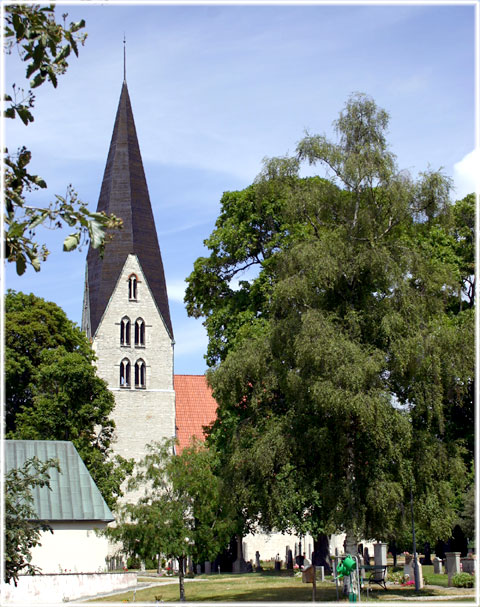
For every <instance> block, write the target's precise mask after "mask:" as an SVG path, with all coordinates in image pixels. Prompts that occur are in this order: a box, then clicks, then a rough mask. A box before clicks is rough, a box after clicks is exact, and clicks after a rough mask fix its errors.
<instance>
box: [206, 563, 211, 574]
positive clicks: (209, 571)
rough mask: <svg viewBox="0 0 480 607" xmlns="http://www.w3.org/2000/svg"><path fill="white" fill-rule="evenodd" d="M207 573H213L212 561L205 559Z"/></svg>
mask: <svg viewBox="0 0 480 607" xmlns="http://www.w3.org/2000/svg"><path fill="white" fill-rule="evenodd" d="M205 573H212V563H211V562H210V561H205Z"/></svg>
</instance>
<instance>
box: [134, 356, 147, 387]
mask: <svg viewBox="0 0 480 607" xmlns="http://www.w3.org/2000/svg"><path fill="white" fill-rule="evenodd" d="M146 375H147V373H146V366H145V362H144V361H143V360H142V359H139V360H137V362H136V363H135V388H145V387H146V379H147V377H146Z"/></svg>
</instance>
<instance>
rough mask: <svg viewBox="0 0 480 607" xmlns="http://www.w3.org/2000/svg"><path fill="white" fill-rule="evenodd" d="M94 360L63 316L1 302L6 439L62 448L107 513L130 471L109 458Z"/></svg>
mask: <svg viewBox="0 0 480 607" xmlns="http://www.w3.org/2000/svg"><path fill="white" fill-rule="evenodd" d="M94 359H95V356H94V353H93V351H92V348H91V345H90V344H89V343H88V341H87V339H86V337H85V335H84V334H83V333H82V332H81V331H80V329H79V328H78V327H77V326H76V325H75V324H74V323H72V322H71V321H70V320H69V319H68V318H67V317H66V315H65V313H64V312H63V310H62V309H61V308H59V307H58V306H57V305H56V304H54V303H52V302H47V301H45V300H43V299H41V298H39V297H36V296H34V295H33V294H30V295H25V294H24V293H16V292H14V291H11V290H9V291H8V292H7V295H6V297H5V393H6V406H5V418H6V431H7V437H8V438H14V439H24V440H68V441H72V442H73V444H74V445H75V447H76V449H77V451H78V452H79V454H80V457H81V458H82V460H83V461H84V463H85V465H86V466H87V468H88V470H89V472H90V474H91V475H92V477H93V479H94V481H95V482H96V484H97V486H98V488H99V489H100V491H101V493H102V495H103V497H104V498H105V500H106V502H107V503H108V505H109V506H110V507H113V506H114V504H115V501H116V499H117V497H118V496H119V495H122V492H121V489H120V486H121V483H122V482H123V480H124V479H125V477H126V475H127V474H128V472H129V471H131V468H132V463H131V462H128V461H127V460H124V459H123V458H120V457H118V456H117V457H116V458H113V457H112V453H111V442H112V436H113V431H114V428H115V425H114V422H113V421H112V420H111V419H110V418H109V416H110V414H111V412H112V410H113V407H114V404H115V401H114V398H113V396H112V394H111V392H110V391H109V390H108V388H107V385H106V383H105V382H104V381H103V380H102V379H100V378H99V377H97V375H96V371H95V367H94V365H93V362H94Z"/></svg>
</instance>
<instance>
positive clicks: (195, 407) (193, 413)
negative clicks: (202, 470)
mask: <svg viewBox="0 0 480 607" xmlns="http://www.w3.org/2000/svg"><path fill="white" fill-rule="evenodd" d="M173 383H174V388H175V402H176V419H175V424H176V427H177V438H178V441H179V443H180V444H179V446H178V452H179V453H181V451H182V450H183V449H184V448H185V447H187V446H188V444H189V443H190V439H191V438H192V437H194V436H196V437H197V438H199V439H201V440H203V439H204V437H205V433H204V431H203V427H204V426H208V425H210V424H211V423H212V422H213V421H214V420H215V418H216V415H217V403H216V401H215V399H214V398H213V396H212V390H211V388H210V387H209V386H208V385H207V380H206V379H205V376H204V375H175V376H174V381H173Z"/></svg>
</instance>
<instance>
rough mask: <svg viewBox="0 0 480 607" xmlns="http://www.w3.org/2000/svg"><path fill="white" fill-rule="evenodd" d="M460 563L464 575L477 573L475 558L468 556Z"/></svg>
mask: <svg viewBox="0 0 480 607" xmlns="http://www.w3.org/2000/svg"><path fill="white" fill-rule="evenodd" d="M460 562H461V564H462V571H463V572H464V573H471V574H474V573H475V559H474V558H473V556H471V555H469V556H466V557H465V558H463V559H460Z"/></svg>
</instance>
